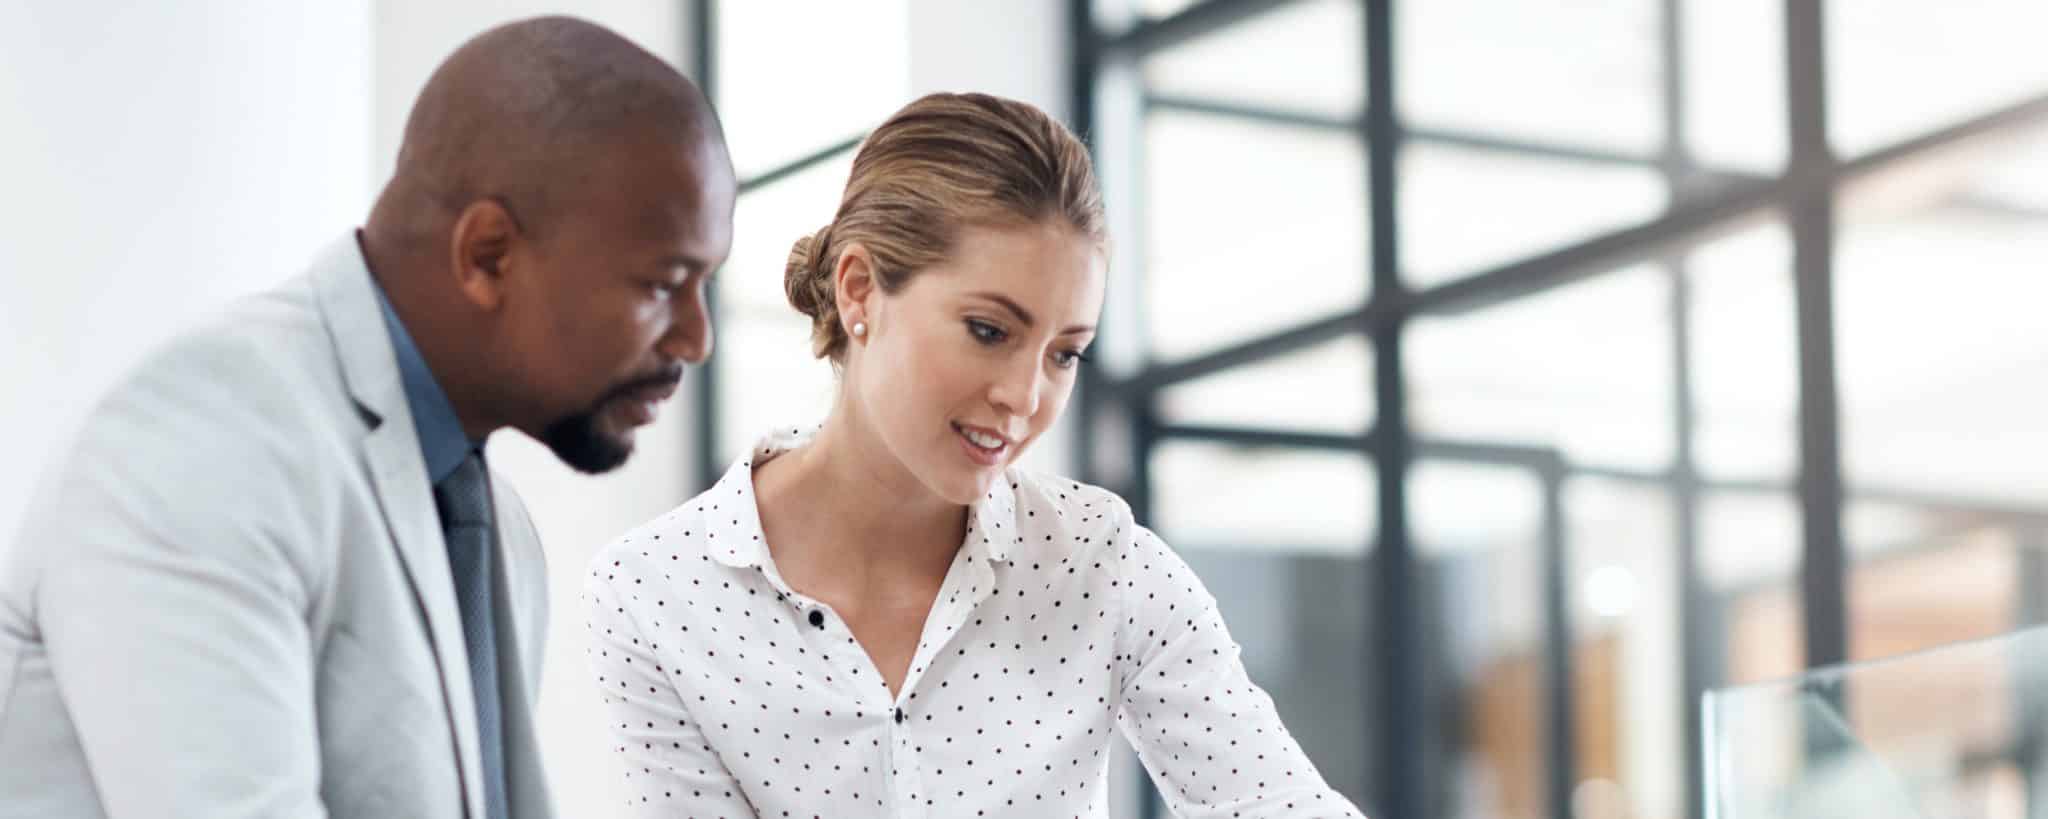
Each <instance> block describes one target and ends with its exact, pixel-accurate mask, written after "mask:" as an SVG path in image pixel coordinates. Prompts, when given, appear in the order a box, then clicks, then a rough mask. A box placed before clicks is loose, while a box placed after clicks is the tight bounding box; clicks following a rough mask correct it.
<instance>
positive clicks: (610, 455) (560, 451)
mask: <svg viewBox="0 0 2048 819" xmlns="http://www.w3.org/2000/svg"><path fill="white" fill-rule="evenodd" d="M603 408H604V405H603V404H599V405H598V408H597V409H594V410H590V411H587V412H579V413H576V414H575V415H571V416H569V417H567V418H563V419H561V420H559V421H556V422H554V423H552V424H549V425H548V427H547V429H544V430H541V435H540V442H541V443H543V444H547V446H548V449H551V450H554V453H555V457H557V458H560V459H562V463H565V464H568V465H569V467H570V468H571V469H574V470H576V471H578V472H583V473H586V474H590V475H596V474H599V473H603V472H610V471H612V470H614V469H617V468H619V465H620V464H623V463H625V462H626V458H627V457H629V456H631V455H632V454H633V442H632V441H631V440H628V439H626V438H624V436H620V437H617V438H613V437H607V436H606V435H605V434H604V433H602V432H599V431H598V429H597V414H598V413H599V412H600V411H602V410H603Z"/></svg>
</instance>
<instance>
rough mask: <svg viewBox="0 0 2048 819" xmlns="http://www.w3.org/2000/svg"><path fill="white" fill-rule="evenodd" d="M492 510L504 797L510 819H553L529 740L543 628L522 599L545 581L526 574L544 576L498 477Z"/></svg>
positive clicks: (530, 603)
mask: <svg viewBox="0 0 2048 819" xmlns="http://www.w3.org/2000/svg"><path fill="white" fill-rule="evenodd" d="M491 488H492V496H493V497H492V508H493V509H494V510H495V511H496V513H497V524H498V542H497V548H498V555H499V557H500V559H499V560H497V561H495V562H494V563H493V565H494V566H495V567H496V568H497V570H496V571H495V572H493V577H492V582H493V583H494V584H496V587H495V589H494V590H493V593H492V595H491V600H492V606H493V609H494V611H493V616H494V617H496V618H497V622H498V623H499V624H500V625H501V626H508V627H501V628H499V629H498V632H497V638H498V667H499V675H498V702H499V703H500V705H501V706H502V707H503V709H504V713H503V717H504V726H505V769H506V770H505V774H506V795H507V798H508V801H509V802H510V806H509V807H510V808H511V812H512V819H549V818H550V817H552V816H553V815H554V811H553V804H552V802H551V800H550V798H549V797H548V790H547V777H546V773H545V772H544V771H543V770H542V768H541V764H540V743H539V742H538V740H537V739H536V738H535V736H534V726H533V706H534V701H533V698H534V695H535V693H536V681H537V680H538V679H539V675H538V674H537V673H532V672H534V671H535V670H537V668H538V666H539V662H540V660H541V658H540V657H535V656H530V655H531V654H532V653H533V652H532V651H531V650H530V649H531V648H532V647H534V646H538V645H540V641H539V640H537V639H533V638H534V637H535V635H537V634H538V633H539V632H536V631H534V630H535V629H546V628H547V627H548V624H547V623H545V622H538V618H537V617H536V616H535V615H536V614H537V613H538V612H539V611H541V608H540V606H539V605H538V602H537V601H534V600H529V599H527V594H526V590H528V589H531V588H535V587H536V586H538V587H539V588H542V589H545V588H546V583H547V581H546V579H545V578H540V579H535V578H533V577H532V576H531V573H533V572H537V571H542V570H544V568H545V567H544V566H543V565H542V564H540V563H539V562H537V561H532V560H527V559H525V558H526V557H527V556H528V555H533V554H537V553H538V552H539V551H540V548H539V544H537V543H533V542H532V537H531V532H532V530H531V529H530V528H529V527H530V525H529V524H528V523H527V521H526V520H525V518H524V513H523V512H522V513H520V514H518V515H515V514H513V510H515V509H518V508H519V507H518V505H517V504H518V501H517V499H515V498H513V497H511V496H510V493H511V488H510V487H508V486H507V485H506V484H505V483H504V481H503V480H502V477H501V476H499V475H497V474H496V473H493V474H492V475H491Z"/></svg>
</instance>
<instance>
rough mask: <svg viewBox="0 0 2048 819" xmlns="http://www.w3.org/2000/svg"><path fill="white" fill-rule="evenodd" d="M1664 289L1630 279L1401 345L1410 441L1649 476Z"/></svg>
mask: <svg viewBox="0 0 2048 819" xmlns="http://www.w3.org/2000/svg"><path fill="white" fill-rule="evenodd" d="M1669 288H1670V279H1669V277H1668V275H1667V274H1665V272H1664V271H1662V270H1659V269H1655V268H1643V267H1638V268H1630V269H1626V270H1622V271H1619V272H1614V273H1608V274H1605V275H1602V276H1599V277H1597V278H1593V279H1589V280H1586V281H1582V282H1579V283H1576V284H1572V285H1568V286H1565V287H1561V288H1558V289H1555V290H1552V291H1549V292H1546V293H1542V294H1539V295H1536V296H1531V297H1527V298H1523V299H1519V300H1515V301H1511V302H1507V303H1504V304H1501V305H1499V306H1496V307H1491V308H1488V309H1486V310H1484V311H1480V312H1477V313H1472V314H1469V315H1463V316H1456V317H1431V318H1425V319H1420V320H1417V321H1416V322H1415V324H1414V325H1413V327H1412V329H1410V331H1409V335H1408V341H1407V344H1408V349H1407V350H1406V356H1407V361H1408V363H1409V365H1410V372H1409V398H1408V400H1409V407H1410V410H1409V413H1410V420H1411V422H1412V423H1413V425H1414V427H1415V429H1416V430H1417V431H1418V434H1422V435H1427V436H1434V437H1440V438H1450V439H1455V440H1475V441H1486V442H1495V443H1512V444H1522V445H1534V446H1548V447H1555V448H1557V449H1559V450H1560V451H1561V452H1563V453H1564V454H1565V455H1566V456H1567V457H1568V458H1569V459H1570V460H1572V461H1573V462H1574V463H1583V464H1598V465H1605V466H1615V467H1623V468H1636V469H1661V468H1664V467H1667V466H1669V465H1670V462H1671V455H1672V438H1673V430H1672V415H1673V413H1672V409H1671V389H1672V387H1671V323H1670V319H1669V316H1670V308H1669V300H1670V296H1669Z"/></svg>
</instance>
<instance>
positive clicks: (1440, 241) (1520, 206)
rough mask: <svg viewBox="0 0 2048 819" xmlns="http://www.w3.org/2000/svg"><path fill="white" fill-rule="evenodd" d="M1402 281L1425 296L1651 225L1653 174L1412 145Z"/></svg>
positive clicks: (1660, 202) (1405, 158)
mask: <svg viewBox="0 0 2048 819" xmlns="http://www.w3.org/2000/svg"><path fill="white" fill-rule="evenodd" d="M1400 167H1401V173H1402V175H1403V177H1402V180H1401V190H1402V196H1401V201H1400V205H1399V207H1400V209H1401V220H1402V223H1401V247H1402V254H1403V258H1402V264H1403V276H1404V278H1405V279H1406V280H1407V281H1408V282H1409V283H1410V284H1412V285H1415V286H1417V287H1426V286H1428V285H1433V284H1440V283H1442V282H1445V281H1449V280H1451V279H1456V278H1460V277H1463V276H1469V275H1471V274H1474V273H1478V272H1480V271H1481V270H1482V269H1483V268H1486V267H1489V266H1492V265H1498V264H1503V263H1506V262H1511V261H1514V260H1517V259H1521V258H1526V257H1529V256H1535V255H1538V254H1541V253H1545V252H1548V251H1552V250H1557V249H1559V248H1561V247H1564V246H1567V245H1570V244H1572V243H1574V242H1579V241H1583V240H1586V239H1590V238H1592V237H1594V236H1597V235H1599V234H1602V233H1606V232H1608V231H1611V230H1614V229H1617V228H1622V227H1628V226H1631V225H1635V224H1639V223H1642V222H1646V221H1649V220H1650V219H1652V218H1654V217H1655V216H1657V214H1659V213H1661V212H1662V211H1663V209H1664V207H1665V206H1666V205H1667V204H1668V202H1669V199H1670V196H1669V188H1668V186H1666V185H1665V184H1664V182H1663V179H1662V178H1661V177H1660V176H1659V175H1658V174H1657V173H1656V172H1654V171H1652V170H1649V169H1646V168H1632V167H1626V166H1615V165H1605V164H1594V163H1587V162H1578V161H1568V160H1555V159H1545V158H1541V157H1535V156H1528V155H1521V154H1514V153H1508V152H1504V151H1493V150H1478V149H1472V148H1462V147H1451V146H1447V145H1434V144H1431V143H1428V142H1419V141H1418V142H1412V143H1410V144H1409V145H1408V146H1407V147H1406V148H1404V149H1403V150H1402V152H1401V161H1400Z"/></svg>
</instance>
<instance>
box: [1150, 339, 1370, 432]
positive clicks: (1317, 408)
mask: <svg viewBox="0 0 2048 819" xmlns="http://www.w3.org/2000/svg"><path fill="white" fill-rule="evenodd" d="M1372 390H1373V385H1372V350H1371V349H1370V345H1369V344H1368V342H1367V341H1366V339H1365V337H1364V336H1359V335H1351V336H1345V337H1343V338H1339V339H1336V340H1334V341H1327V342H1324V343H1322V344H1319V345H1316V346H1314V347H1310V348H1307V349H1305V350H1299V351H1296V352H1293V353H1289V354H1287V355H1283V356H1278V357H1275V358H1272V359H1268V360H1265V361H1261V362H1259V363H1257V364H1251V365H1247V366H1242V367H1233V368H1231V369H1228V370H1225V371H1223V372H1220V373H1217V374H1215V375H1210V376H1205V377H1202V378H1198V379H1195V380H1194V381H1190V382H1187V383H1185V384H1179V385H1176V386H1173V387H1170V388H1168V389H1166V390H1163V391H1162V392H1161V394H1160V396H1159V409H1160V414H1161V416H1162V417H1163V418H1164V419H1165V420H1166V422H1167V423H1171V424H1221V425H1229V426H1248V427H1264V428H1271V429H1298V430H1310V431H1315V432H1338V433H1364V432H1365V430H1366V429H1367V428H1368V427H1369V426H1371V425H1372V417H1373V412H1372V410H1373V407H1372V403H1373V401H1372V398H1373V391H1372Z"/></svg>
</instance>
